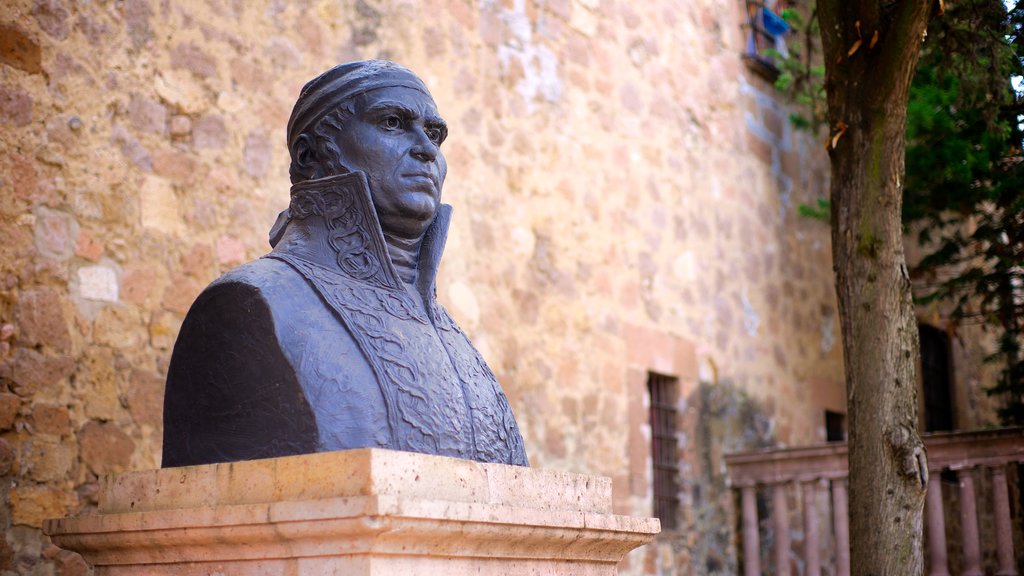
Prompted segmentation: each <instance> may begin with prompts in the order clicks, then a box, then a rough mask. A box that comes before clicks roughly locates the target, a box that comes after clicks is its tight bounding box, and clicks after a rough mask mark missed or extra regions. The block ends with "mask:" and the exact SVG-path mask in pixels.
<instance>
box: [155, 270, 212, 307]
mask: <svg viewBox="0 0 1024 576" xmlns="http://www.w3.org/2000/svg"><path fill="white" fill-rule="evenodd" d="M202 291H203V285H202V284H200V283H199V282H198V281H196V280H195V279H194V278H189V277H187V276H186V277H183V278H179V279H178V280H177V281H176V282H172V283H171V285H170V286H168V287H167V291H166V292H165V293H164V301H163V307H164V308H166V309H167V310H170V311H171V312H177V313H178V314H181V315H184V314H185V313H186V312H188V309H189V308H190V307H191V306H192V302H194V301H195V299H196V296H198V295H199V293H200V292H202Z"/></svg>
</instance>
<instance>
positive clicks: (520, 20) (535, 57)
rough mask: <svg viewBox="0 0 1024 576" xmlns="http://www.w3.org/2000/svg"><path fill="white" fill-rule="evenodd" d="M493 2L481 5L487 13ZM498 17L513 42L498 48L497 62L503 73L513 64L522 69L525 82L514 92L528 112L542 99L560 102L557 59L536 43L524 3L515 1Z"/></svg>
mask: <svg viewBox="0 0 1024 576" xmlns="http://www.w3.org/2000/svg"><path fill="white" fill-rule="evenodd" d="M490 4H492V2H488V1H487V0H485V1H483V2H481V6H482V7H484V8H485V9H486V8H487V7H488V5H490ZM499 17H500V18H501V21H502V22H503V23H504V24H505V26H506V27H507V28H508V30H509V32H510V33H511V34H510V39H509V40H508V41H507V42H506V43H505V44H503V45H501V46H499V47H498V62H499V64H501V70H502V73H508V72H509V70H510V68H512V65H513V63H514V62H517V63H518V64H519V68H521V69H522V74H523V75H522V78H520V79H519V80H518V81H517V82H516V86H515V90H516V92H518V93H519V95H520V96H522V97H523V101H524V102H525V103H526V109H527V111H530V112H532V111H533V103H534V101H535V100H536V99H537V98H538V97H539V98H543V99H544V100H547V101H548V102H557V101H558V100H559V99H560V98H561V97H562V79H561V78H560V77H559V75H558V58H557V57H556V56H555V54H554V53H553V52H552V51H551V49H550V48H548V47H547V46H545V45H544V44H541V43H536V42H534V41H533V29H532V27H531V25H530V18H529V16H527V15H526V3H525V0H515V2H514V3H513V5H512V7H511V8H508V9H503V10H501V12H500V15H499Z"/></svg>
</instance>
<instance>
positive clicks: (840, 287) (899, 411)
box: [818, 0, 932, 576]
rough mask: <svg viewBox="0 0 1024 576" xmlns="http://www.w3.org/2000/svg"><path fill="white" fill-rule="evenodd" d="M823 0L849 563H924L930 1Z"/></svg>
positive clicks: (860, 572) (892, 567)
mask: <svg viewBox="0 0 1024 576" xmlns="http://www.w3.org/2000/svg"><path fill="white" fill-rule="evenodd" d="M818 10H819V17H820V24H821V35H822V46H823V48H824V58H825V64H826V84H825V86H826V91H827V95H828V96H827V97H828V109H829V121H830V124H831V126H832V131H831V134H830V138H829V142H828V147H829V154H830V157H831V164H832V183H831V194H832V256H833V263H834V264H833V265H834V268H835V274H836V292H837V294H838V297H839V310H840V319H841V322H842V332H843V353H844V357H845V362H846V382H847V409H848V418H849V446H850V451H849V459H850V462H849V464H850V466H849V469H850V490H849V497H850V505H849V512H850V558H851V573H852V574H853V575H854V576H866V575H872V576H876V575H877V576H881V575H892V576H907V575H914V574H921V573H922V570H923V556H922V512H923V509H924V500H925V493H926V488H927V485H928V467H927V463H926V458H925V452H924V445H923V444H922V442H921V439H920V436H919V435H918V432H917V377H916V373H915V372H916V363H917V357H918V354H919V342H918V333H917V322H916V320H915V317H914V308H913V302H912V296H911V292H910V277H909V275H908V273H907V267H906V262H905V259H904V254H903V234H902V227H901V222H900V211H901V209H902V187H901V182H902V180H903V174H904V164H903V152H904V145H905V136H904V135H905V130H906V115H907V114H906V113H907V94H908V89H909V86H910V81H911V79H912V78H913V72H914V68H915V66H916V64H917V59H918V55H919V52H920V46H921V40H922V38H923V34H924V31H925V28H926V25H927V22H928V19H929V16H930V14H931V10H932V1H930V0H899V1H896V2H892V1H887V2H881V1H878V0H875V1H861V2H858V1H852V0H819V2H818ZM876 34H877V37H876Z"/></svg>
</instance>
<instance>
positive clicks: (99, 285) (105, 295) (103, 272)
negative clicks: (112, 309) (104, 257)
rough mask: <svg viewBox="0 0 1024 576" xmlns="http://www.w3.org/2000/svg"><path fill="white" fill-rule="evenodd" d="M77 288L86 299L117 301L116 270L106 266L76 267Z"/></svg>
mask: <svg viewBox="0 0 1024 576" xmlns="http://www.w3.org/2000/svg"><path fill="white" fill-rule="evenodd" d="M78 290H79V293H80V294H81V295H82V298H85V299H86V300H97V301H100V302H117V301H118V298H119V292H118V286H117V272H115V271H114V269H113V268H108V267H106V266H99V265H98V266H83V267H81V268H79V269H78Z"/></svg>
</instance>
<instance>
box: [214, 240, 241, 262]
mask: <svg viewBox="0 0 1024 576" xmlns="http://www.w3.org/2000/svg"><path fill="white" fill-rule="evenodd" d="M245 260H246V258H245V244H242V241H241V240H239V239H237V238H234V237H232V236H221V237H220V238H219V239H217V261H218V262H219V263H220V264H222V265H224V266H235V265H238V264H241V263H242V262H245Z"/></svg>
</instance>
